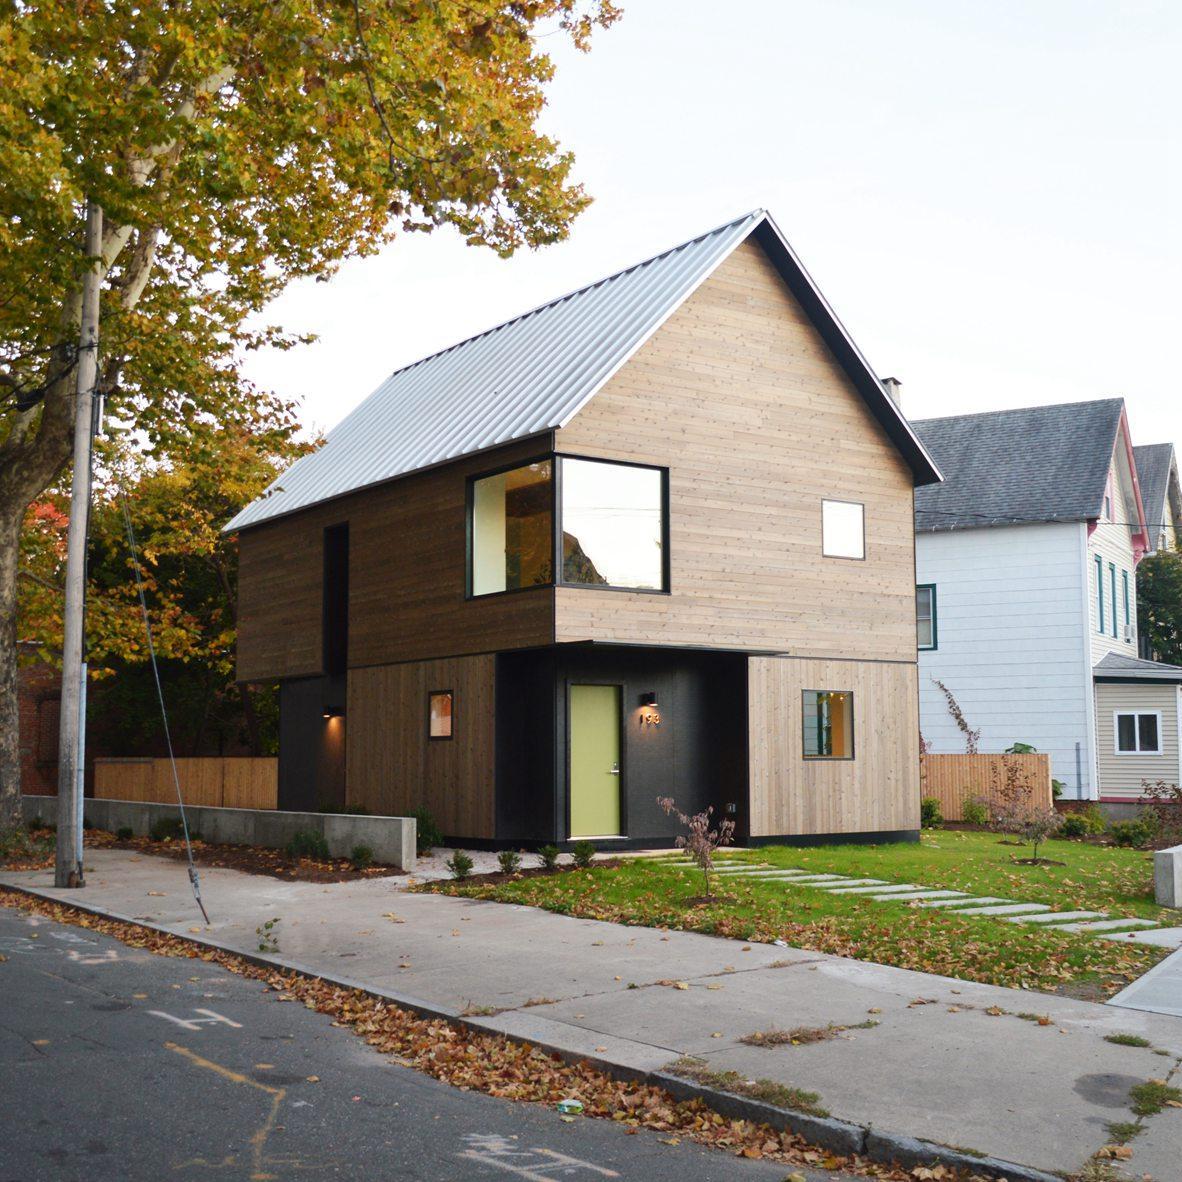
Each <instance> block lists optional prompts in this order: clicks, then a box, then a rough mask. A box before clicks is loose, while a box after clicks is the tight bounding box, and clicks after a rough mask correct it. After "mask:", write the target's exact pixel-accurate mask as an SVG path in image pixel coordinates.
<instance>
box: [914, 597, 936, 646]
mask: <svg viewBox="0 0 1182 1182" xmlns="http://www.w3.org/2000/svg"><path fill="white" fill-rule="evenodd" d="M915 591H916V594H917V595H918V593H919V592H920V591H930V592H931V596H932V614H931V617H930V618H931V621H932V643H931V644H920V643H919V620H920V616H919V603H918V601H917V602H916V605H915V644H916V648H917V649H918V650H919V651H920V652H921V653H934V652H935V651H936V650H937V649H938V648H939V647H940V625H939V613H938V610H937V607H936V584H935V583H916V584H915Z"/></svg>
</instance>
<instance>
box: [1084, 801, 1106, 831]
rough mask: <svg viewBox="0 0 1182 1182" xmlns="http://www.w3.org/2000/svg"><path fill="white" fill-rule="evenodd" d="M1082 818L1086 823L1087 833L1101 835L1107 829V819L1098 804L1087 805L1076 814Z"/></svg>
mask: <svg viewBox="0 0 1182 1182" xmlns="http://www.w3.org/2000/svg"><path fill="white" fill-rule="evenodd" d="M1076 815H1077V816H1080V817H1083V819H1084V820H1085V821H1086V822H1087V823H1088V832H1089V833H1092V834H1095V833H1103V832H1104V830H1105V829H1107V828H1108V818H1107V817H1106V816H1105V815H1104V810H1103V809H1102V808H1101V807H1100V806H1099V805H1098V804H1089V805H1088V806H1087V808H1085V809H1083V810H1082V811H1081V812H1079V813H1077V814H1076Z"/></svg>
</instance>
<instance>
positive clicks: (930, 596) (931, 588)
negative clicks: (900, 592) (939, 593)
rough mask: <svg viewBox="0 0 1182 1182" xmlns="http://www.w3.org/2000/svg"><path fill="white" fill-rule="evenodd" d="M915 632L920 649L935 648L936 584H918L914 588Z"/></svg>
mask: <svg viewBox="0 0 1182 1182" xmlns="http://www.w3.org/2000/svg"><path fill="white" fill-rule="evenodd" d="M915 620H916V632H917V634H918V637H919V647H920V648H935V647H936V584H935V583H920V585H919V586H918V587H916V588H915Z"/></svg>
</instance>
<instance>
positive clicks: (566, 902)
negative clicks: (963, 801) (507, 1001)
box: [423, 831, 1178, 997]
mask: <svg viewBox="0 0 1182 1182" xmlns="http://www.w3.org/2000/svg"><path fill="white" fill-rule="evenodd" d="M1039 853H1040V856H1042V857H1048V858H1053V859H1055V860H1057V861H1061V862H1064V863H1066V865H1064V866H1038V867H1035V866H1019V865H1016V864H1014V862H1013V859H1014V858H1015V857H1018V858H1021V857H1028V856H1029V855H1030V850H1029V848H1023V847H1016V846H1010V845H1001V844H999V838H998V837H997V836H996V835H994V834H990V833H967V832H954V831H936V832H931V833H925V834H924V836H923V840H922V842H921V843H919V844H911V845H906V844H899V845H864V846H858V845H846V846H820V847H815V848H811V849H794V848H790V847H786V846H772V847H767V848H765V849H761V850H744V851H735V852H732V853H727V854H725V855H724V857H725V858H726V860H728V861H730V860H735V861H740V862H757V863H767V864H768V865H771V866H799V867H806V868H808V869H810V870H817V871H832V872H833V873H840V874H846V875H853V876H857V877H866V878H882V879H887V880H890V881H895V882H913V883H918V884H921V885H924V886H933V887H942V888H947V889H950V890H961V891H966V892H972V893H975V894H978V895H985V894H988V895H996V896H1000V897H1002V898H1007V899H1013V900H1015V901H1020V902H1032V903H1046V904H1049V905H1051V906H1052V907H1055V908H1057V909H1059V910H1089V911H1105V912H1108V913H1110V914H1112V915H1115V916H1126V915H1128V916H1134V915H1135V916H1144V917H1147V918H1151V919H1159V920H1161V921H1162V922H1164V923H1167V924H1169V923H1177V922H1178V916H1177V913H1174V912H1169V911H1165V910H1163V909H1162V908H1159V907H1157V906H1155V904H1154V902H1153V863H1152V856H1151V855H1147V854H1145V853H1144V852H1141V851H1136V850H1124V849H1115V848H1110V847H1101V846H1092V845H1086V844H1082V843H1078V842H1069V841H1052V842H1049V843H1047V844H1046V845H1045V846H1044V847H1043V848H1042V849H1041V850H1040V851H1039ZM530 861H531V859H526V862H527V864H528V863H529V862H530ZM423 889H432V890H439V891H445V892H448V893H453V894H463V895H467V896H471V897H476V898H484V899H493V900H496V901H498V902H512V903H525V904H530V905H533V906H537V907H544V908H547V909H548V910H551V911H558V912H562V913H564V914H570V915H579V916H583V917H587V918H593V919H607V920H613V921H616V922H620V923H630V924H644V925H646V926H650V927H668V928H683V929H686V930H690V931H699V932H708V933H712V934H715V935H719V936H728V937H733V938H737V939H746V940H760V941H772V940H775V939H782V940H784V941H786V942H787V943H789V944H792V945H794V946H796V947H800V948H811V949H816V950H818V951H822V952H831V953H836V954H838V955H842V956H851V957H856V958H858V959H861V960H872V961H877V962H879V963H881V964H891V965H898V966H899V967H902V968H909V969H919V970H922V971H924V972H931V973H941V974H945V975H947V976H952V977H962V978H964V979H966V980H972V981H984V982H988V983H990V984H996V985H1010V986H1025V987H1027V988H1031V989H1043V990H1048V991H1052V992H1058V993H1068V994H1071V995H1074V996H1084V997H1105V996H1110V995H1111V994H1113V993H1115V992H1116V991H1117V990H1119V989H1120V988H1121V987H1123V985H1125V984H1126V983H1127V982H1128V981H1130V980H1132V979H1133V978H1134V977H1136V976H1139V975H1140V974H1141V973H1143V972H1145V971H1146V969H1148V968H1149V967H1150V966H1152V965H1153V964H1155V963H1156V962H1157V961H1158V960H1160V959H1161V958H1162V956H1164V955H1165V952H1164V950H1162V949H1158V948H1152V947H1145V946H1141V945H1136V944H1121V943H1116V942H1113V941H1110V940H1099V939H1096V938H1095V937H1092V936H1085V935H1077V934H1072V933H1069V932H1052V931H1047V930H1045V929H1040V928H1037V927H1035V926H1034V925H1029V926H1020V925H1018V924H1011V923H1006V922H1004V920H1002V919H1000V918H994V919H990V918H984V917H983V918H976V919H974V918H969V917H966V916H963V915H962V916H955V915H949V914H947V913H946V912H944V911H942V910H940V909H938V908H935V909H928V908H922V907H918V906H916V905H914V904H907V903H902V902H900V903H876V902H872V901H871V900H869V899H865V898H861V899H860V898H858V897H857V896H848V895H847V896H841V895H830V894H826V893H825V892H823V891H819V890H815V889H810V888H809V887H807V886H799V887H793V886H789V885H786V884H785V883H782V882H781V883H761V882H758V881H751V880H748V879H744V880H742V881H739V880H735V879H724V880H722V882H721V884H720V885H718V886H717V887H716V890H717V891H718V892H719V893H720V895H721V896H722V897H720V898H719V899H718V900H717V901H715V902H712V903H709V904H701V903H696V902H694V899H695V897H697V896H700V895H701V894H702V893H703V881H702V875H701V872H700V871H699V870H697V869H696V868H693V867H677V866H672V865H669V864H667V863H663V862H661V861H657V860H650V859H633V860H628V861H625V862H623V863H622V864H620V865H616V866H601V867H592V868H590V869H588V870H568V871H565V872H563V873H560V874H556V875H549V876H538V877H527V878H518V879H514V880H512V881H507V882H502V883H482V882H480V881H479V880H474V881H472V882H469V883H454V882H447V883H435V884H431V885H429V886H427V887H425V888H423ZM1171 916H1173V919H1172V920H1171V918H1170V917H1171Z"/></svg>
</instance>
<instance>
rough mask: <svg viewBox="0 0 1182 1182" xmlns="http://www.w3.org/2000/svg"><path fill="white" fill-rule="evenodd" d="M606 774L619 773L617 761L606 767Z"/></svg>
mask: <svg viewBox="0 0 1182 1182" xmlns="http://www.w3.org/2000/svg"><path fill="white" fill-rule="evenodd" d="M607 774H608V775H609V776H618V775H619V774H620V765H619V764H618V763H613V764H612V765H611V767H610V768H609V769H608V773H607Z"/></svg>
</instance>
